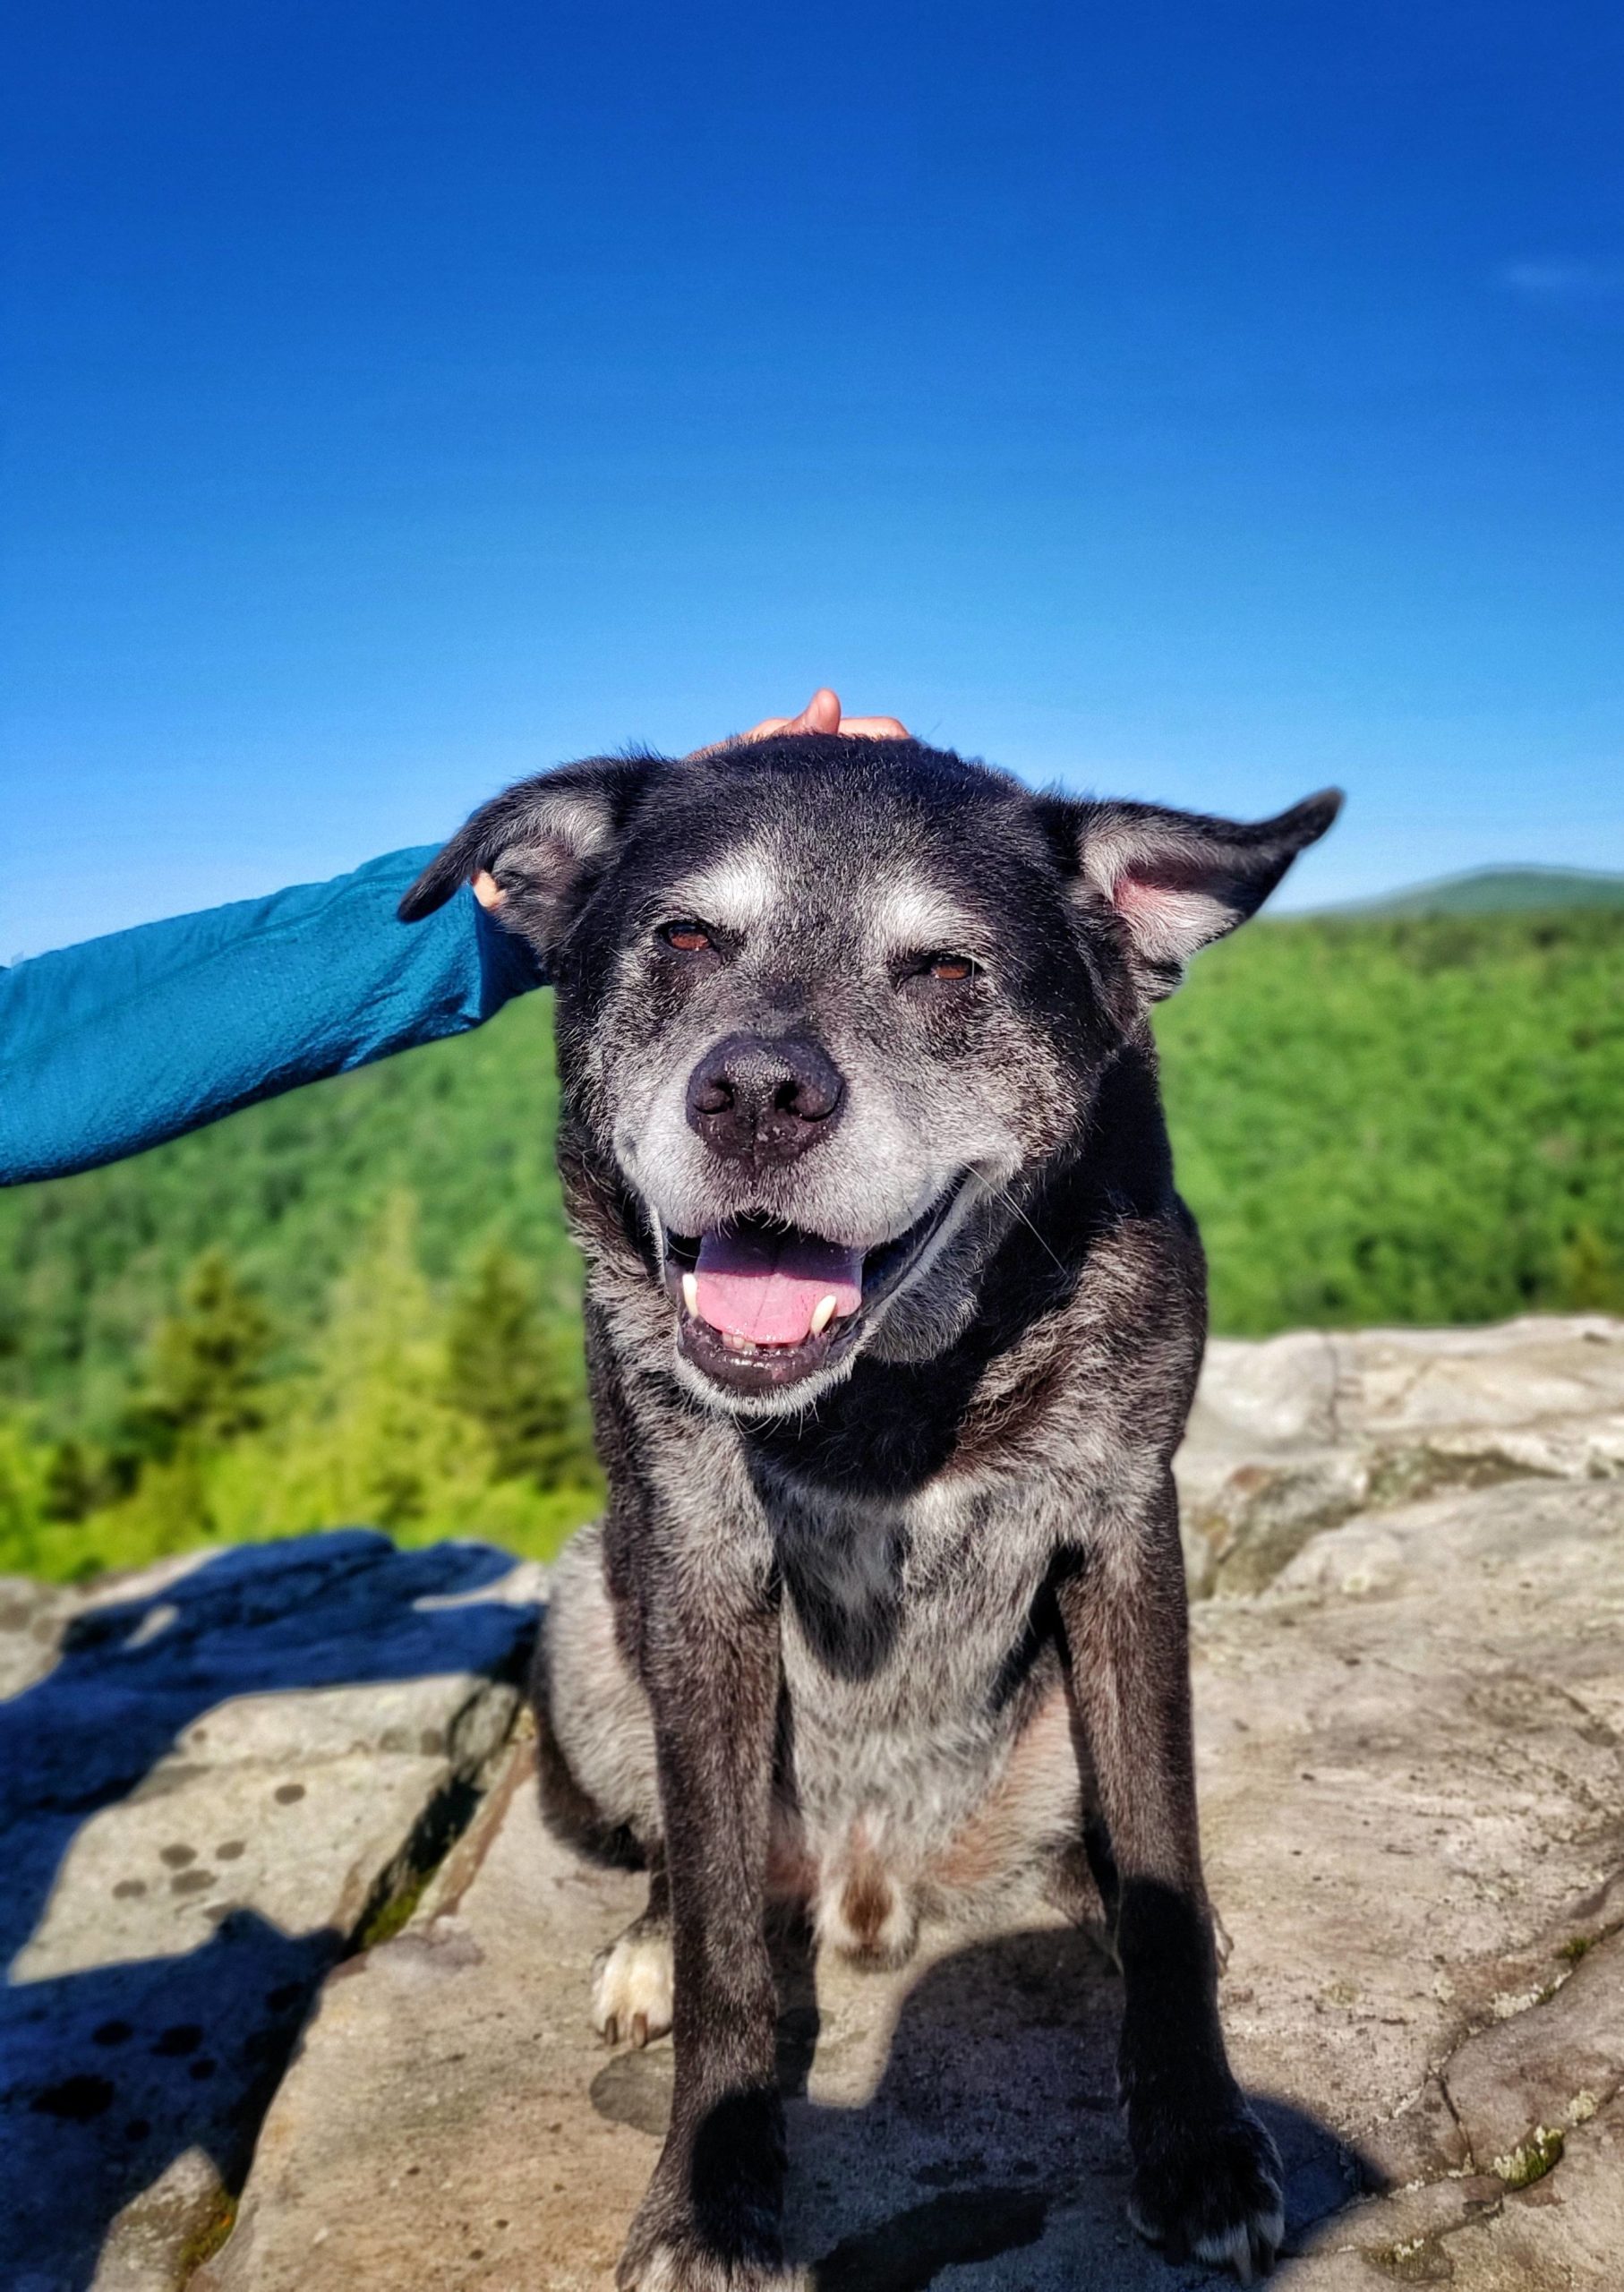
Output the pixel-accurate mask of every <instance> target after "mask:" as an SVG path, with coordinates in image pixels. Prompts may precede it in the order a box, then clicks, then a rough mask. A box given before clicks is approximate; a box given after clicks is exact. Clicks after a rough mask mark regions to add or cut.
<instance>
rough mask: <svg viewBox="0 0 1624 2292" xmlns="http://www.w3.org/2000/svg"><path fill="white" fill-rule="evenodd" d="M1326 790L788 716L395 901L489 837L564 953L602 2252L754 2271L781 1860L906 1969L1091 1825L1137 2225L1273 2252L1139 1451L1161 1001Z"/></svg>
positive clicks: (1196, 1289) (425, 900) (774, 2271)
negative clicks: (622, 2218)
mask: <svg viewBox="0 0 1624 2292" xmlns="http://www.w3.org/2000/svg"><path fill="white" fill-rule="evenodd" d="M1339 801H1340V799H1339V798H1338V796H1337V795H1336V794H1334V793H1330V794H1325V795H1321V796H1315V797H1311V798H1310V799H1309V800H1308V801H1307V802H1305V803H1303V804H1300V805H1298V806H1297V807H1296V808H1295V810H1293V811H1289V812H1285V813H1282V814H1281V815H1280V817H1278V818H1277V819H1271V820H1266V821H1263V822H1262V823H1261V824H1260V825H1255V826H1241V825H1234V824H1232V823H1230V822H1227V821H1224V820H1218V819H1207V818H1201V817H1195V816H1193V815H1190V814H1186V813H1180V812H1172V811H1164V810H1160V809H1157V808H1152V807H1149V806H1144V805H1139V804H1125V803H1090V802H1074V801H1071V800H1065V799H1063V798H1061V797H1058V796H1052V795H1044V796H1039V795H1033V794H1031V793H1030V792H1029V791H1027V790H1025V789H1024V788H1022V787H1021V786H1020V785H1019V784H1018V783H1015V782H1014V781H1013V780H1010V779H1008V778H1005V777H1004V776H1003V775H1002V774H997V773H995V772H991V771H988V770H987V769H986V768H985V767H983V766H981V765H976V764H967V763H964V762H962V760H961V759H960V758H959V757H955V756H952V755H944V754H942V753H939V752H938V751H936V750H934V749H931V748H925V747H922V746H920V745H919V744H918V743H916V742H912V741H893V740H853V739H841V738H833V737H819V736H799V737H781V738H778V739H775V740H765V741H763V742H760V743H748V744H747V743H742V742H740V743H735V744H732V745H730V746H725V747H723V748H721V749H720V750H717V751H714V752H712V753H711V754H709V755H708V756H705V757H700V758H697V759H693V760H689V761H687V762H683V763H668V762H665V761H663V760H661V759H657V758H643V759H632V760H625V759H608V760H599V761H595V762H591V763H586V764H578V765H568V767H566V768H565V769H563V770H561V771H558V772H554V773H551V774H547V775H545V776H544V777H543V778H540V779H536V780H531V781H527V782H526V783H523V784H522V785H520V786H518V787H517V788H514V789H512V790H510V791H509V792H508V793H507V794H506V795H504V796H501V797H499V798H498V799H497V800H495V801H494V802H492V803H491V804H489V805H487V806H486V807H485V808H484V809H483V811H480V812H478V813H476V814H475V815H474V818H473V819H471V820H470V821H469V822H468V824H467V825H466V827H465V828H464V829H463V830H462V832H461V833H460V834H458V835H457V837H455V838H454V840H453V841H452V842H450V843H449V845H448V846H447V847H446V849H445V850H444V851H442V852H441V853H440V856H439V858H438V859H437V860H435V861H434V862H433V864H432V867H430V868H429V869H428V870H427V871H426V873H425V874H424V875H423V877H422V879H421V880H420V881H419V883H418V884H417V885H415V887H414V889H413V890H412V892H411V893H410V894H408V896H407V898H406V901H405V902H403V905H402V909H401V913H402V915H403V916H404V917H405V918H406V919H407V920H411V919H415V918H416V917H418V916H422V915H424V914H427V913H428V912H429V911H431V910H432V909H433V908H434V907H436V906H438V905H439V904H440V902H442V901H443V900H445V899H446V898H447V897H448V896H449V894H450V893H451V892H452V891H453V890H454V889H455V888H456V887H457V885H459V884H460V883H462V882H463V881H464V880H465V879H466V878H467V877H470V876H472V875H473V874H474V873H475V872H476V871H478V870H480V869H482V868H483V869H488V870H490V871H491V873H492V874H493V875H494V876H495V877H496V880H497V882H498V884H499V885H500V887H501V890H502V893H503V904H502V915H503V919H504V921H506V922H507V924H508V925H509V928H511V929H513V930H515V931H517V932H518V933H520V934H521V935H522V936H524V937H525V938H526V940H527V941H528V942H529V943H530V945H532V946H533V947H534V948H535V950H536V951H537V952H538V954H540V956H541V957H542V959H543V962H544V963H545V965H546V968H547V971H548V973H549V975H550V977H551V979H552V980H553V981H554V983H555V985H556V987H557V989H558V1044H559V1063H560V1074H561V1078H562V1086H563V1101H562V1102H563V1115H562V1122H561V1128H560V1142H559V1147H560V1162H561V1166H562V1169H563V1174H564V1182H565V1189H566V1194H567V1198H568V1206H569V1211H570V1216H571V1219H572V1221H573V1224H574V1229H575V1232H576V1234H577V1237H578V1239H579V1241H580V1243H581V1246H582V1248H583V1250H584V1251H585V1257H586V1264H587V1290H586V1342H587V1352H588V1359H589V1364H590V1369H591V1376H592V1388H593V1399H594V1409H595V1412H596V1419H597V1426H598V1435H599V1440H600V1442H601V1445H602V1448H603V1458H604V1463H605V1465H606V1467H607V1469H608V1474H609V1482H610V1502H609V1509H608V1513H607V1517H606V1518H605V1519H604V1522H603V1527H602V1528H601V1529H595V1528H594V1529H591V1530H588V1531H586V1532H585V1533H584V1534H583V1535H580V1536H578V1537H577V1538H576V1540H575V1542H574V1543H573V1544H572V1545H571V1546H570V1548H569V1550H568V1552H566V1554H565V1555H564V1558H563V1559H562V1561H560V1564H559V1567H558V1569H557V1571H556V1575H555V1578H554V1584H553V1592H552V1599H551V1612H550V1615H549V1620H548V1628H547V1633H546V1638H545V1643H544V1647H543V1665H542V1669H541V1672H540V1674H539V1679H538V1706H539V1715H540V1717H541V1720H542V1723H543V1766H544V1770H545V1773H546V1775H547V1778H548V1790H549V1794H550V1797H551V1805H552V1809H553V1811H554V1813H555V1814H556V1815H558V1816H560V1817H568V1818H569V1819H570V1821H571V1822H572V1824H573V1826H574V1828H575V1831H576V1833H577V1835H578V1836H580V1837H582V1838H583V1839H586V1840H592V1841H594V1842H595V1843H597V1844H598V1845H599V1846H600V1847H604V1848H608V1849H611V1850H614V1849H617V1848H618V1849H620V1850H621V1851H627V1852H637V1854H639V1855H640V1856H641V1857H642V1858H644V1859H645V1860H646V1862H647V1864H648V1866H649V1868H650V1869H651V1871H652V1874H653V1883H652V1886H651V1892H650V1900H649V1906H648V1909H647V1911H646V1912H645V1915H644V1916H643V1917H642V1918H641V1919H639V1920H637V1924H636V1925H635V1926H634V1927H633V1928H632V1929H630V1931H629V1932H628V1934H626V1935H624V1936H623V1937H621V1939H620V1942H619V1943H617V1944H616V1945H615V1946H614V1947H613V1948H612V1949H611V1950H610V1951H608V1952H607V1953H606V1954H605V1955H604V1958H603V1960H602V1961H601V1963H600V1966H599V1971H598V1976H597V1983H596V1993H595V2000H594V2010H595V2017H596V2020H597V2023H598V2025H599V2027H600V2028H601V2029H603V2031H605V2032H606V2033H607V2034H608V2035H609V2036H610V2038H611V2041H612V2040H614V2039H615V2038H616V2037H621V2038H628V2039H630V2040H631V2041H632V2042H634V2043H640V2042H644V2041H645V2040H646V2039H647V2038H649V2037H650V2036H654V2035H657V2034H658V2033H659V2032H660V2031H662V2030H663V2029H664V2028H666V2027H668V2026H670V2027H672V2028H673V2029H674V2032H675V2041H676V2072H677V2076H676V2099H675V2107H674V2114H673V2118H672V2124H671V2134H670V2136H669V2138H668V2140H667V2142H666V2145H665V2150H664V2153H663V2154H662V2158H661V2160H660V2164H659V2167H658V2168H657V2170H656V2171H655V2174H654V2181H653V2184H652V2185H651V2187H650V2189H649V2192H648V2194H647V2197H646V2198H645V2201H644V2203H643V2205H642V2207H641V2209H640V2211H639V2212H638V2214H637V2219H636V2221H635V2222H634V2224H633V2226H632V2230H631V2236H630V2241H629V2243H628V2246H627V2249H626V2253H625V2255H624V2257H623V2259H622V2261H621V2263H620V2283H621V2285H622V2286H623V2287H626V2288H633V2287H637V2288H640V2292H654V2288H683V2292H697V2288H701V2287H703V2288H720V2287H723V2286H726V2287H728V2288H731V2292H744V2288H749V2287H755V2286H765V2285H767V2284H770V2283H781V2282H782V2281H784V2280H785V2279H784V2274H783V2266H782V2257H781V2247H780V2242H779V2234H778V2211H779V2196H780V2184H781V2179H782V2164H783V2148H782V2117H781V2110H780V2104H779V2100H778V2098H777V2094H776V2091H775V2089H774V1984H773V1980H772V1976H771V1970H770V1967H769V1963H768V1957H767V1951H766V1946H765V1940H764V1930H763V1929H764V1912H765V1905H766V1903H767V1901H768V1899H769V1897H770V1896H774V1895H788V1896H791V1897H794V1898H796V1899H798V1900H799V1901H801V1902H803V1903H806V1904H808V1906H809V1908H810V1910H811V1911H812V1914H813V1917H814V1919H815V1920H816V1929H817V1932H818V1934H819V1937H820V1938H821V1940H822V1941H823V1942H825V1943H826V1944H828V1945H829V1946H833V1947H834V1948H836V1949H840V1950H842V1951H845V1952H847V1953H849V1954H853V1955H855V1956H858V1957H859V1958H865V1957H866V1958H868V1959H869V1960H871V1961H883V1962H887V1963H896V1962H898V1961H900V1960H901V1959H902V1958H904V1957H906V1955H907V1954H908V1953H909V1952H910V1950H911V1948H912V1947H913V1944H914V1939H915V1936H916V1933H917V1931H918V1927H919V1920H920V1919H921V1918H924V1917H931V1918H944V1917H951V1918H967V1917H970V1916H971V1915H973V1914H974V1913H975V1911H977V1910H978V1909H979V1908H984V1907H985V1906H986V1905H987V1903H989V1902H990V1901H991V1900H992V1899H994V1898H996V1901H997V1903H999V1905H1000V1906H1001V1908H1003V1909H1004V1910H1005V1911H1007V1910H1008V1909H1009V1907H1010V1906H1011V1905H1012V1904H1015V1905H1018V1904H1019V1903H1021V1901H1022V1900H1023V1899H1026V1900H1032V1901H1035V1900H1037V1899H1039V1898H1042V1897H1047V1898H1048V1899H1050V1900H1054V1899H1058V1898H1063V1897H1064V1894H1065V1892H1066V1889H1067V1888H1068V1887H1070V1888H1072V1889H1073V1893H1074V1890H1075V1887H1076V1886H1077V1884H1078V1873H1079V1872H1080V1870H1081V1869H1083V1868H1084V1867H1085V1866H1084V1857H1085V1856H1086V1867H1087V1868H1088V1869H1091V1870H1092V1873H1093V1877H1094V1880H1095V1881H1096V1882H1097V1884H1098V1891H1099V1894H1100V1895H1101V1896H1102V1897H1103V1900H1104V1904H1105V1907H1106V1910H1107V1914H1108V1915H1109V1916H1110V1917H1111V1918H1112V1919H1113V1920H1114V1922H1115V1933H1116V1941H1117V1948H1118V1952H1119V1954H1120V1958H1121V1962H1122V1969H1123V1974H1124V1990H1125V2000H1124V2018H1123V2031H1122V2048H1121V2074H1122V2088H1123V2093H1124V2099H1125V2101H1126V2106H1127V2113H1128V2128H1129V2134H1130V2138H1131V2141H1132V2145H1133V2157H1134V2160H1135V2171H1134V2179H1133V2200H1132V2211H1133V2219H1134V2221H1135V2223H1136V2224H1137V2226H1138V2227H1139V2228H1141V2230H1142V2231H1143V2233H1144V2234H1145V2235H1146V2236H1150V2237H1152V2238H1154V2239H1157V2240H1158V2241H1160V2242H1162V2243H1164V2244H1165V2245H1166V2246H1167V2249H1168V2250H1169V2251H1170V2252H1171V2253H1172V2254H1175V2255H1182V2254H1184V2253H1186V2252H1192V2253H1194V2254H1197V2255H1199V2256H1200V2257H1201V2258H1202V2259H1204V2260H1209V2261H1228V2262H1233V2264H1234V2265H1235V2268H1236V2269H1237V2271H1239V2273H1240V2274H1241V2275H1242V2277H1243V2278H1249V2276H1250V2274H1251V2271H1252V2269H1253V2268H1258V2267H1261V2268H1264V2269H1266V2268H1267V2267H1268V2266H1269V2263H1270V2262H1271V2261H1272V2259H1273V2256H1274V2253H1275V2249H1276V2247H1277V2245H1278V2243H1279V2240H1280V2236H1281V2193H1280V2175H1279V2165H1278V2159H1277V2158H1276V2155H1275V2152H1274V2150H1273V2147H1272V2144H1271V2143H1270V2141H1269V2136H1268V2134H1267V2133H1266V2132H1265V2131H1264V2130H1263V2128H1262V2126H1261V2125H1260V2124H1259V2122H1258V2120H1257V2119H1256V2117H1254V2116H1253V2115H1252V2112H1251V2111H1250V2110H1249V2108H1247V2106H1246V2103H1245V2101H1244V2098H1243V2097H1242V2094H1241V2092H1240V2091H1239V2089H1238V2087H1237V2086H1236V2084H1235V2080H1234V2078H1233V2076H1232V2075H1231V2074H1230V2071H1229V2067H1228V2064H1227V2060H1226V2058H1225V2053H1224V2041H1223V2036H1222V2033H1221V2031H1220V2029H1219V2026H1218V2007H1217V2002H1216V1965H1215V1949H1214V1939H1213V1922H1212V1916H1211V1911H1210V1909H1209V1904H1208V1902H1207V1898H1206V1894H1205V1891H1204V1888H1203V1886H1202V1880H1201V1854H1200V1848H1199V1843H1198V1838H1197V1827H1196V1809H1195V1790H1194V1780H1193V1773H1192V1751H1191V1736H1190V1693H1189V1680H1188V1665H1187V1660H1186V1653H1185V1614H1184V1571H1183V1567H1182V1563H1181V1559H1180V1551H1179V1539H1178V1526H1177V1517H1176V1509H1175V1495H1174V1486H1173V1479H1172V1474H1171V1471H1170V1460H1171V1458H1172V1456H1173V1452H1174V1450H1175V1447H1176V1445H1177V1443H1178V1440H1179V1437H1180V1434H1181V1432H1182V1431H1183V1429H1184V1417H1185V1414H1186V1411H1187V1410H1188V1407H1189V1405H1190V1399H1191V1395H1192V1390H1193V1388H1194V1384H1195V1378H1196V1371H1197V1368H1198V1365H1199V1364H1200V1360H1201V1346H1202V1342H1203V1337H1204V1331H1205V1318H1206V1309H1205V1280H1204V1266H1203V1261H1202V1257H1201V1244H1200V1242H1199V1240H1198V1238H1197V1236H1196V1232H1195V1228H1194V1226H1193V1224H1192V1220H1191V1219H1190V1216H1189V1213H1188V1212H1187V1211H1186V1210H1185V1209H1184V1205H1183V1204H1182V1203H1181V1202H1180V1201H1179V1199H1178V1196H1177V1194H1176V1193H1175V1191H1174V1186H1173V1170H1172V1163H1171V1159H1170V1157H1169V1153H1168V1147H1167V1133H1166V1130H1165V1127H1164V1125H1163V1120H1162V1114H1161V1108H1160V1104H1159V1100H1158V1091H1157V1080H1156V1064H1155V1056H1154V1052H1153V1049H1152V1047H1151V1039H1150V1027H1149V1024H1148V1015H1147V1014H1148V1012H1149V1009H1150V1005H1151V1004H1152V1003H1153V1002H1154V1001H1156V999H1157V998H1158V997H1159V996H1163V995H1166V994H1167V992H1168V991H1169V990H1170V989H1171V988H1173V987H1175V985H1176V984H1177V982H1178V979H1179V977H1180V975H1181V971H1182V967H1183V965H1184V962H1185V961H1186V959H1187V958H1188V957H1189V956H1190V955H1191V954H1193V953H1194V951H1195V950H1196V949H1197V948H1198V947H1200V946H1201V945H1203V944H1204V943H1205V942H1206V941H1208V940H1210V939H1215V938H1217V937H1218V936H1219V935H1220V934H1221V933H1223V932H1226V931H1228V930H1230V929H1232V928H1234V926H1235V925H1236V924H1237V923H1240V922H1242V921H1244V919H1245V918H1246V917H1247V916H1249V915H1250V914H1252V911H1253V910H1254V909H1256V908H1257V907H1258V906H1259V905H1260V904H1261V902H1262V901H1263V900H1264V898H1266V897H1267V895H1268V894H1269V892H1270V891H1271V890H1272V889H1273V888H1274V886H1275V885H1276V884H1278V881H1279V880H1280V877H1282V876H1283V875H1284V874H1285V872H1286V868H1287V867H1288V866H1289V865H1290V863H1291V861H1292V860H1293V859H1294V858H1295V855H1296V853H1297V852H1298V851H1301V850H1302V849H1303V846H1304V845H1306V844H1308V843H1312V842H1313V841H1314V839H1315V838H1316V837H1317V836H1320V835H1321V834H1324V832H1325V830H1326V829H1327V828H1328V827H1329V825H1330V823H1331V821H1332V819H1333V818H1334V817H1335V816H1336V812H1337V808H1338V803H1339Z"/></svg>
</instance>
